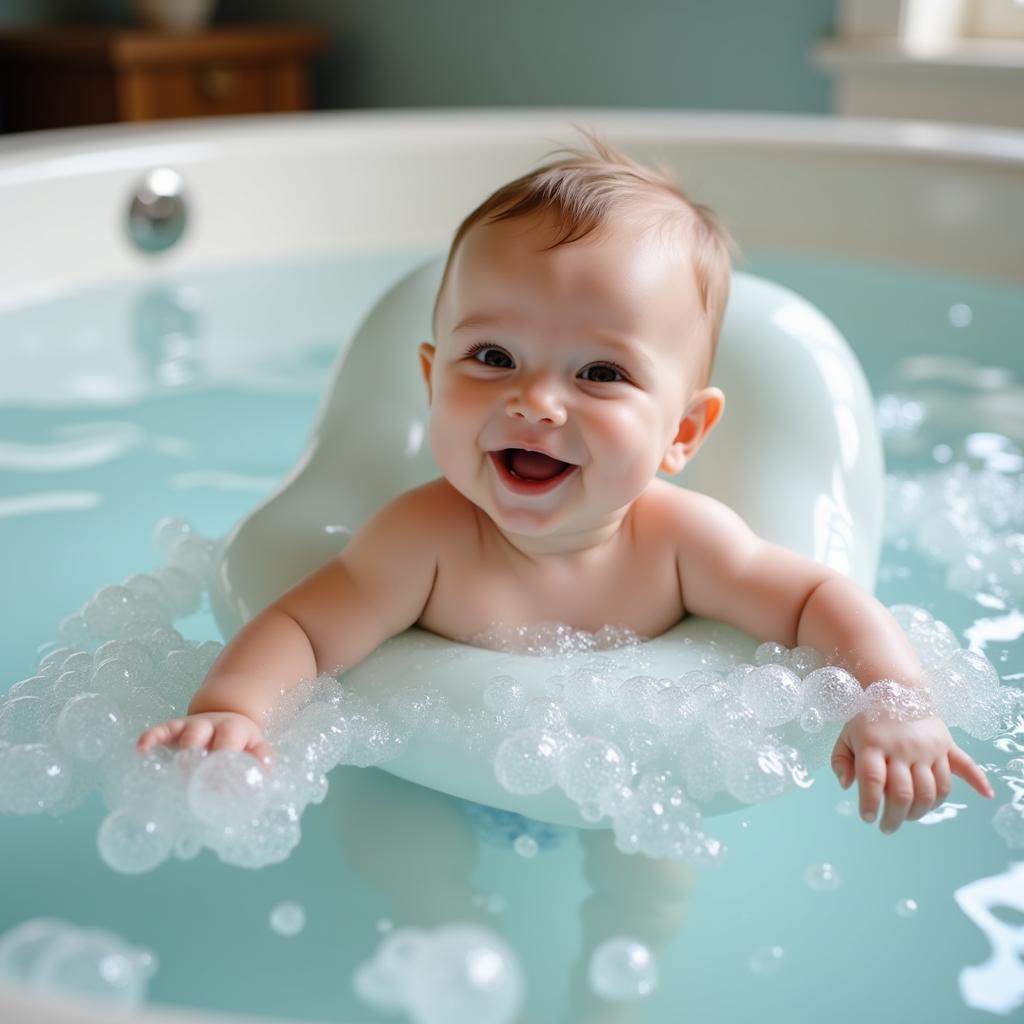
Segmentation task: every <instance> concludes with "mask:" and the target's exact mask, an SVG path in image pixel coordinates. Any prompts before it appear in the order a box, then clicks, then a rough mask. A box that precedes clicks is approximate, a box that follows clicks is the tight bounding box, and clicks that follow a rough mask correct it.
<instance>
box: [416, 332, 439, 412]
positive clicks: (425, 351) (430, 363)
mask: <svg viewBox="0 0 1024 1024" xmlns="http://www.w3.org/2000/svg"><path fill="white" fill-rule="evenodd" d="M436 351H437V350H436V349H435V348H434V346H433V345H431V344H430V342H429V341H424V342H422V343H421V345H420V348H419V352H420V369H421V370H422V371H423V380H424V381H425V382H426V385H427V403H428V404H429V403H430V402H432V401H433V400H434V389H433V388H432V387H431V384H430V371H431V370H432V369H433V367H434V353H435V352H436Z"/></svg>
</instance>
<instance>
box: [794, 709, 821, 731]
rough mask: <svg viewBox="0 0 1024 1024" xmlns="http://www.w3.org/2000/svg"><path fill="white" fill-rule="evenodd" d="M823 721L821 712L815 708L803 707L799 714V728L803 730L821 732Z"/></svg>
mask: <svg viewBox="0 0 1024 1024" xmlns="http://www.w3.org/2000/svg"><path fill="white" fill-rule="evenodd" d="M823 725H824V721H823V719H822V717H821V712H820V711H819V710H818V709H817V708H805V709H804V710H803V712H802V713H801V715H800V728H801V729H803V731H804V732H809V733H818V732H821V729H822V726H823Z"/></svg>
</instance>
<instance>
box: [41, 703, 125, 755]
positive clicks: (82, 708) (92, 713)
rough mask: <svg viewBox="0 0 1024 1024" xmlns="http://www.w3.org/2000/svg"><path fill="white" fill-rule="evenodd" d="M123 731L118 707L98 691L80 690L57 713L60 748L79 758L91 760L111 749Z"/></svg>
mask: <svg viewBox="0 0 1024 1024" xmlns="http://www.w3.org/2000/svg"><path fill="white" fill-rule="evenodd" d="M123 732H124V723H123V722H122V721H121V716H120V709H119V708H118V706H117V705H116V704H115V703H114V702H113V701H112V700H111V699H110V698H109V697H106V696H104V695H103V694H99V693H80V694H79V695H78V696H77V697H72V698H71V700H69V701H68V702H67V704H65V705H64V708H63V710H62V711H61V713H60V714H59V715H58V716H57V725H56V735H57V740H58V742H59V743H60V745H61V747H63V748H64V750H66V751H67V752H68V753H69V754H71V755H72V756H74V757H77V758H79V759H80V760H82V761H88V762H94V761H99V760H101V759H102V758H104V757H106V756H107V755H108V754H109V753H111V751H112V750H113V749H114V747H115V745H116V744H117V742H118V740H119V739H120V738H121V736H122V734H123Z"/></svg>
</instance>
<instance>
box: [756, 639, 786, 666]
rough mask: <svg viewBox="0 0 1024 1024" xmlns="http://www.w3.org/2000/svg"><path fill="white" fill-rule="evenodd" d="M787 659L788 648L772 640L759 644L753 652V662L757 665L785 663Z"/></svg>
mask: <svg viewBox="0 0 1024 1024" xmlns="http://www.w3.org/2000/svg"><path fill="white" fill-rule="evenodd" d="M788 660H789V650H788V648H786V646H785V645H784V644H779V643H775V642H774V641H772V640H769V641H767V642H766V643H763V644H761V645H760V646H759V647H758V648H757V650H756V651H755V652H754V662H755V663H756V664H758V665H785V664H786V662H787V661H788Z"/></svg>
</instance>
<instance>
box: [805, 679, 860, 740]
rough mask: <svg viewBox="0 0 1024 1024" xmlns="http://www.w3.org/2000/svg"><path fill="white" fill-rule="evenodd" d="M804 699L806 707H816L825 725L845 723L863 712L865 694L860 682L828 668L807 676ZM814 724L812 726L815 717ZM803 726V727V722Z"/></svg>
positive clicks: (810, 730) (809, 730)
mask: <svg viewBox="0 0 1024 1024" xmlns="http://www.w3.org/2000/svg"><path fill="white" fill-rule="evenodd" d="M803 699H804V706H805V707H806V708H814V709H815V710H816V711H817V712H818V713H819V715H820V716H821V721H822V722H845V721H847V720H848V719H850V718H852V717H853V716H854V715H855V714H857V712H858V711H859V710H860V709H861V706H862V704H863V702H864V691H863V688H862V687H861V685H860V683H859V682H857V680H856V679H855V678H854V677H853V676H852V675H851V674H850V673H849V672H847V671H846V670H845V669H842V668H838V667H837V666H835V665H828V666H826V667H824V668H819V669H816V670H815V671H813V672H811V673H810V674H809V675H807V676H806V677H805V679H804V681H803ZM811 722H812V724H813V718H812V719H811ZM800 724H801V725H803V721H802V720H801V723H800ZM806 731H807V732H813V731H816V730H813V729H806Z"/></svg>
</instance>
